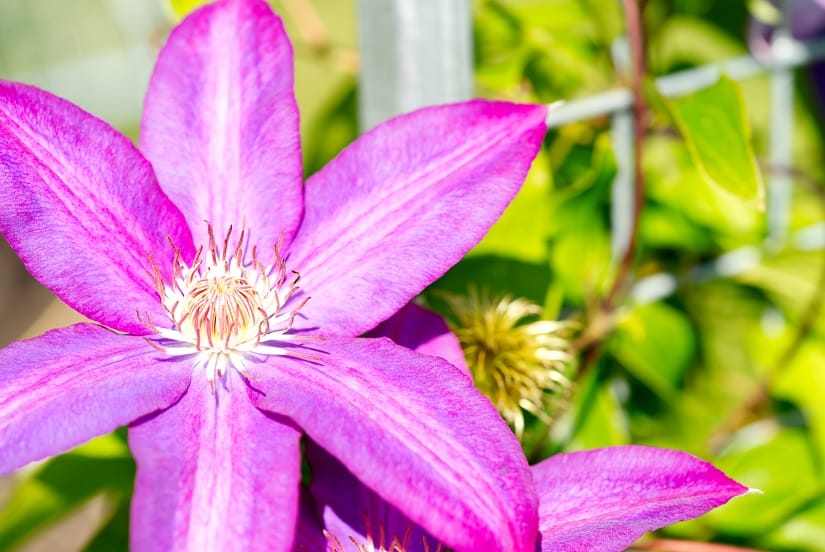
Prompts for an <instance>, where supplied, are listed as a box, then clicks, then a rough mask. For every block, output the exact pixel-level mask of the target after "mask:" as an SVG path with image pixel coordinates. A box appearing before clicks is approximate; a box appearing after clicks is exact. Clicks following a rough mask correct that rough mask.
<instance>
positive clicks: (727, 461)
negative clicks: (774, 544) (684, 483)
mask: <svg viewBox="0 0 825 552" xmlns="http://www.w3.org/2000/svg"><path fill="white" fill-rule="evenodd" d="M816 457H817V455H816V453H815V452H814V451H813V450H812V447H811V443H810V441H809V439H808V436H807V434H806V432H805V431H804V430H801V429H794V428H783V427H779V426H776V425H769V423H763V424H762V425H760V426H752V427H750V428H746V429H745V430H743V431H741V432H740V433H739V435H738V436H737V439H735V440H734V442H733V443H732V445H731V446H730V447H729V448H728V450H727V451H726V452H725V453H724V454H723V455H722V456H721V457H720V458H719V459H718V460H715V461H714V464H716V466H717V467H719V468H720V469H721V470H723V471H724V472H725V473H727V474H728V475H729V476H730V477H732V478H733V479H735V480H737V481H739V482H740V483H742V484H743V485H747V486H748V487H751V488H754V489H759V490H761V491H763V492H764V494H762V495H758V496H744V497H741V498H738V499H736V500H733V501H731V502H730V503H729V504H728V505H726V506H725V507H724V508H719V509H718V510H715V511H713V512H711V513H710V514H708V515H706V516H705V517H704V518H703V519H704V522H703V523H707V524H708V525H711V526H713V527H715V528H716V529H718V530H720V531H722V532H725V533H728V534H736V535H759V534H761V533H763V532H764V531H765V530H766V529H769V528H772V527H777V526H778V525H779V524H781V523H783V522H784V521H785V520H787V519H788V518H789V517H790V516H793V515H794V514H795V512H797V511H798V510H799V509H800V508H801V507H803V506H805V505H806V504H808V503H809V501H811V500H812V499H814V498H816V497H819V496H821V495H822V491H823V485H822V481H821V479H820V478H819V477H818V471H819V470H818V467H817V460H816Z"/></svg>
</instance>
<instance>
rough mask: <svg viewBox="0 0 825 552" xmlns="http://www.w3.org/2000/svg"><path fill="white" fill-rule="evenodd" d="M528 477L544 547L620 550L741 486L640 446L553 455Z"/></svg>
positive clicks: (676, 455)
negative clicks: (536, 493) (531, 481)
mask: <svg viewBox="0 0 825 552" xmlns="http://www.w3.org/2000/svg"><path fill="white" fill-rule="evenodd" d="M533 478H534V480H535V483H536V488H537V489H538V491H539V498H540V502H541V506H540V508H539V518H540V520H539V529H540V530H541V535H542V541H541V546H542V550H543V551H545V552H550V551H553V552H564V551H570V552H574V551H578V550H590V551H595V552H613V551H615V552H619V551H621V550H624V549H625V548H627V547H628V546H630V545H631V544H632V543H633V542H634V541H635V540H636V539H638V538H639V537H641V536H642V535H643V534H644V533H645V532H646V531H652V530H654V529H658V528H660V527H664V526H666V525H670V524H672V523H676V522H679V521H684V520H687V519H691V518H695V517H699V516H701V515H702V514H705V513H706V512H708V511H710V510H712V509H713V508H716V507H717V506H721V505H722V504H724V503H726V502H727V501H729V500H730V499H731V498H733V497H735V496H738V495H741V494H743V493H745V492H747V491H748V489H747V487H744V486H742V485H740V484H739V483H737V482H736V481H733V480H732V479H730V478H728V477H727V476H726V475H725V474H724V473H722V472H721V471H719V470H718V469H716V468H715V467H713V466H712V465H711V464H709V463H708V462H705V461H703V460H700V459H699V458H696V457H695V456H691V455H690V454H687V453H685V452H681V451H677V450H668V449H659V448H654V447H645V446H623V447H609V448H603V449H596V450H589V451H584V452H573V453H568V454H559V455H556V456H553V457H551V458H549V459H547V460H545V461H543V462H541V463H540V464H537V465H536V466H533Z"/></svg>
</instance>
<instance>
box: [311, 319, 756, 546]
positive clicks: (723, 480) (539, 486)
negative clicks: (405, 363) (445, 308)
mask: <svg viewBox="0 0 825 552" xmlns="http://www.w3.org/2000/svg"><path fill="white" fill-rule="evenodd" d="M376 331H377V332H381V331H387V335H390V336H392V338H393V339H394V340H395V341H396V342H397V343H399V344H403V345H404V346H407V347H410V348H413V349H416V350H419V351H421V350H426V351H427V352H428V353H429V354H433V355H438V356H441V357H442V358H455V356H456V345H457V344H456V342H455V340H454V339H452V338H451V334H450V332H449V330H448V329H447V326H446V324H445V323H444V322H443V321H441V320H440V319H439V317H438V316H437V315H435V314H434V313H431V312H428V311H425V310H423V309H421V308H420V307H416V306H414V305H412V306H408V307H406V308H405V309H403V310H402V311H401V312H400V313H399V315H398V316H397V317H394V318H392V319H390V320H389V321H387V322H385V323H384V324H382V325H381V326H379V328H378V329H377V330H376ZM434 344H438V345H434ZM462 371H464V370H462ZM307 459H308V461H309V464H310V467H311V470H312V483H311V485H310V488H309V492H308V493H306V494H305V495H304V497H303V501H304V502H303V504H302V515H301V518H300V531H299V534H300V535H302V538H301V539H300V540H299V541H298V544H299V548H300V547H303V549H304V550H306V551H307V552H315V551H316V550H317V551H320V550H324V549H325V547H328V548H327V550H330V549H331V550H333V551H334V552H364V551H365V550H369V551H370V552H372V551H373V550H376V551H384V552H434V551H435V550H437V549H438V548H439V546H441V543H440V542H439V539H438V538H437V537H435V536H433V534H431V533H429V532H427V531H425V530H423V529H422V528H421V527H420V526H419V525H417V524H416V523H415V522H413V521H412V520H410V519H409V518H407V517H406V516H405V515H404V514H403V513H402V512H401V511H399V509H398V508H397V505H393V504H388V503H387V502H386V501H385V500H383V499H382V498H381V497H380V496H378V495H377V494H376V493H375V492H374V491H373V490H371V489H370V488H368V487H366V486H365V485H363V484H362V483H361V482H360V481H359V480H358V479H357V478H355V477H354V476H353V475H352V474H351V473H350V472H349V471H348V470H347V469H346V467H345V466H343V465H342V464H341V463H340V462H339V461H338V460H336V459H335V458H333V457H332V456H331V455H329V454H328V453H327V452H326V451H324V450H323V449H322V448H321V447H318V446H317V445H315V444H314V443H312V442H311V441H309V442H308V443H307ZM530 469H531V472H532V478H533V481H534V485H535V488H536V491H537V492H538V496H539V525H538V530H537V531H536V532H535V533H534V535H533V540H534V543H535V545H536V546H537V547H539V548H540V549H541V550H542V551H543V552H579V551H589V552H619V551H621V550H625V549H626V548H627V547H628V546H630V545H631V544H632V543H633V542H634V541H636V540H637V539H638V538H639V537H641V536H642V535H643V534H644V533H645V532H646V531H652V530H655V529H659V528H661V527H664V526H667V525H670V524H673V523H676V522H679V521H685V520H688V519H692V518H695V517H699V516H701V515H703V514H705V513H707V512H708V511H710V510H712V509H713V508H716V507H718V506H721V505H723V504H725V503H726V502H728V501H729V500H730V499H731V498H734V497H736V496H739V495H742V494H745V493H747V492H748V491H749V489H748V488H747V487H745V486H743V485H741V484H739V483H737V482H736V481H734V480H732V479H730V478H729V477H727V476H726V475H725V474H724V473H722V472H721V471H719V470H718V469H716V468H715V467H713V465H711V464H710V463H708V462H705V461H704V460H701V459H699V458H697V457H695V456H692V455H690V454H687V453H684V452H681V451H677V450H669V449H661V448H655V447H647V446H636V445H629V446H617V447H608V448H602V449H595V450H588V451H581V452H571V453H564V454H557V455H555V456H552V457H550V458H548V459H546V460H544V461H542V462H540V463H538V464H537V465H535V466H532V467H531V468H530ZM405 477H406V474H404V473H403V472H399V473H396V474H394V475H393V478H394V480H395V481H399V482H403V481H404V479H405ZM478 477H479V478H481V477H483V474H478ZM434 498H435V497H434ZM436 500H437V499H436ZM320 535H324V536H325V539H321V538H319V536H320ZM456 550H458V551H461V550H464V549H462V548H460V547H458V548H456Z"/></svg>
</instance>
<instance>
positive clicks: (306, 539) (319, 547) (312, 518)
mask: <svg viewBox="0 0 825 552" xmlns="http://www.w3.org/2000/svg"><path fill="white" fill-rule="evenodd" d="M315 507H316V504H315V499H314V498H313V497H312V496H311V495H310V494H309V491H307V490H306V488H305V487H301V504H300V509H299V512H298V532H297V533H296V535H295V550H300V551H301V552H320V551H325V550H326V549H327V539H326V538H325V537H324V527H323V525H322V523H321V520H320V518H319V517H318V514H317V512H316V511H315Z"/></svg>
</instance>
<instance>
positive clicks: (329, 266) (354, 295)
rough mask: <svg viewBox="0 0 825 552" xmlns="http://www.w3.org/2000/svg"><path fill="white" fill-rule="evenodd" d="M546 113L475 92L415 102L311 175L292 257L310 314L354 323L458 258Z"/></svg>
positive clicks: (504, 197)
mask: <svg viewBox="0 0 825 552" xmlns="http://www.w3.org/2000/svg"><path fill="white" fill-rule="evenodd" d="M545 114H546V110H545V108H544V107H542V106H527V105H514V104H504V103H493V102H485V101H480V100H478V101H472V102H467V103H464V104H456V105H446V106H438V107H432V108H427V109H423V110H419V111H416V112H414V113H410V114H408V115H403V116H401V117H397V118H395V119H392V120H390V121H388V122H386V123H384V124H382V125H379V126H378V127H376V128H375V129H373V130H372V131H370V132H368V133H367V134H365V135H363V136H361V137H360V138H359V139H358V140H357V141H356V142H354V143H353V144H352V145H350V146H349V147H348V148H346V149H345V150H344V151H343V152H342V153H341V154H340V155H339V156H338V157H336V158H335V159H333V160H332V161H331V162H330V163H329V164H328V165H327V166H326V167H325V168H324V169H322V170H321V171H320V172H318V173H317V174H315V175H314V176H313V177H312V178H310V179H309V181H308V182H307V186H306V213H305V217H304V221H303V223H302V224H301V228H300V230H299V231H298V235H297V236H296V237H295V243H294V244H293V247H292V251H291V257H290V261H291V268H292V269H294V270H297V271H298V272H299V273H300V274H301V278H302V280H301V281H302V284H301V285H302V289H304V290H305V291H306V293H307V294H308V295H310V296H312V300H311V301H310V302H309V303H307V305H306V307H305V308H304V314H305V315H306V316H307V318H308V320H310V321H311V322H313V323H314V324H317V325H318V327H320V328H321V329H322V330H323V331H324V332H325V333H327V334H330V335H358V334H361V333H363V332H365V331H367V330H369V329H371V328H373V327H375V325H376V324H378V323H379V322H381V321H383V320H385V319H387V318H388V317H389V316H390V315H391V314H392V313H394V312H395V311H397V310H398V309H400V308H401V307H402V306H403V305H404V304H405V303H406V302H407V301H409V300H410V299H411V298H412V297H413V296H415V295H416V294H417V293H418V292H420V291H421V290H422V289H423V288H424V287H425V286H427V285H428V284H430V283H431V282H433V281H434V280H435V279H436V278H438V277H439V276H441V275H442V274H443V273H444V272H446V270H447V269H448V268H450V267H451V266H452V265H453V264H455V263H456V262H458V260H459V259H461V257H462V256H463V255H464V254H465V253H466V252H467V251H468V250H469V249H470V248H471V247H472V246H473V245H475V244H476V243H477V242H478V241H479V240H481V238H482V236H483V235H484V234H485V233H486V232H487V230H488V229H489V228H490V226H491V225H492V224H493V223H494V222H495V221H496V219H497V218H498V217H499V215H500V214H501V212H502V211H503V210H504V208H505V207H506V206H507V205H508V204H509V202H510V200H512V198H513V197H514V196H515V195H516V193H517V192H518V190H519V189H520V187H521V184H522V183H523V182H524V178H525V176H526V174H527V171H528V169H529V168H530V164H531V162H532V160H533V157H535V155H536V152H537V151H538V149H539V146H540V144H541V141H542V139H543V137H544V133H545V129H546V127H545V124H544V119H545Z"/></svg>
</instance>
